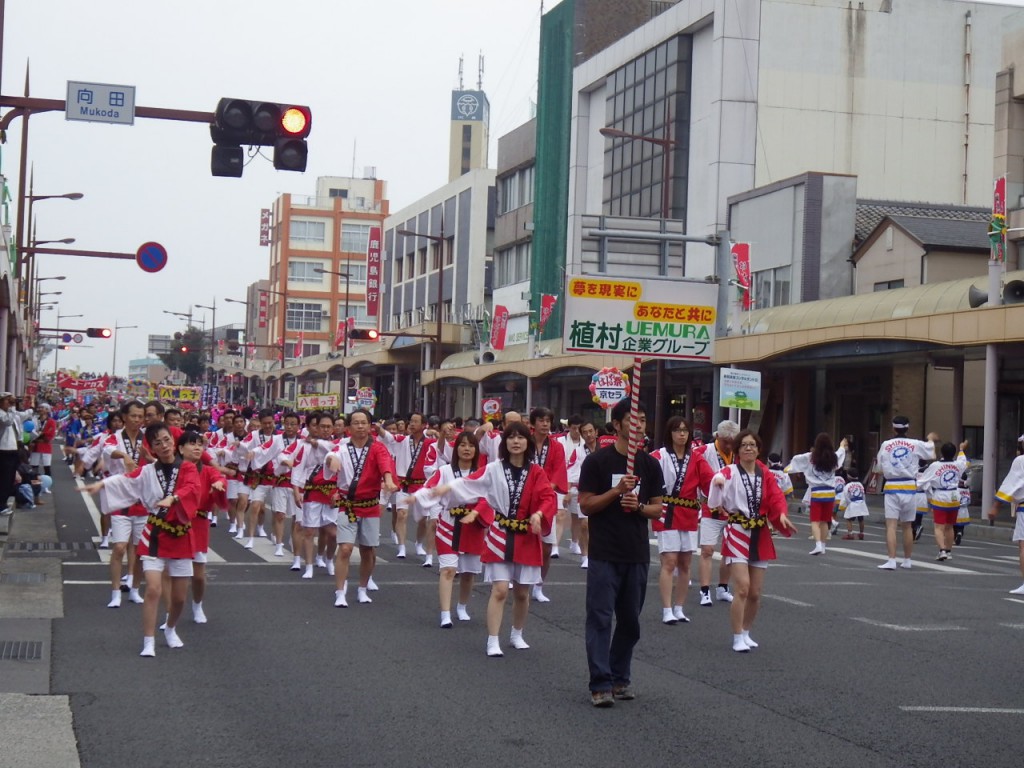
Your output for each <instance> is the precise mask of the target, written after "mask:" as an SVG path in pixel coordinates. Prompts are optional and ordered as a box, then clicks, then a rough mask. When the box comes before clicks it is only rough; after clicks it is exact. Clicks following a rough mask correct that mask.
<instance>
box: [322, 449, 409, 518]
mask: <svg viewBox="0 0 1024 768" xmlns="http://www.w3.org/2000/svg"><path fill="white" fill-rule="evenodd" d="M348 445H349V440H348V439H346V440H343V441H342V442H341V444H340V445H339V446H338V447H337V448H336V449H335V450H334V451H333V452H332V453H333V455H335V456H337V457H338V458H339V459H340V461H341V469H340V470H338V472H337V473H334V472H331V471H330V470H325V471H324V477H325V478H326V479H328V480H330V479H331V478H334V477H337V484H338V489H339V491H340V496H341V498H342V499H343V500H347V501H351V502H360V501H370V500H373V499H376V500H377V501H378V502H379V501H380V486H381V483H383V482H384V475H386V474H387V473H389V472H390V473H391V475H392V477H394V473H395V466H394V464H393V463H392V462H391V454H390V453H388V449H387V448H385V447H384V443H383V442H381V441H380V440H374V439H372V438H371V439H370V441H369V442H368V443H367V446H364V447H369V453H368V454H367V455H366V459H365V461H364V462H363V471H362V474H360V475H359V478H358V482H357V483H356V487H355V488H352V487H351V485H352V480H353V479H354V476H355V467H354V466H353V464H352V458H351V456H350V455H349V451H348ZM425 450H426V446H424V451H425ZM422 453H423V452H422V451H421V454H422ZM352 511H353V512H354V513H355V515H356V517H380V504H379V503H377V504H375V505H373V506H369V507H353V509H352Z"/></svg>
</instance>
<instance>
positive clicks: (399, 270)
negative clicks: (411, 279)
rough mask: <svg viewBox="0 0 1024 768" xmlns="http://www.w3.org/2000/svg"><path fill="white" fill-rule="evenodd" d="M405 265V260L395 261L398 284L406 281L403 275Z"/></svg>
mask: <svg viewBox="0 0 1024 768" xmlns="http://www.w3.org/2000/svg"><path fill="white" fill-rule="evenodd" d="M403 264H405V259H395V261H394V265H395V282H396V283H400V282H402V281H403V280H404V279H405V277H404V276H403V275H402V265H403Z"/></svg>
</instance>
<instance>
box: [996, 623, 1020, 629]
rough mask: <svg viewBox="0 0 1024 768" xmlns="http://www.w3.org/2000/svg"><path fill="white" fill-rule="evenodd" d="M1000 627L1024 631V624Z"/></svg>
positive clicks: (1002, 625)
mask: <svg viewBox="0 0 1024 768" xmlns="http://www.w3.org/2000/svg"><path fill="white" fill-rule="evenodd" d="M999 626H1000V627H1006V628H1007V629H1024V624H1000V625H999Z"/></svg>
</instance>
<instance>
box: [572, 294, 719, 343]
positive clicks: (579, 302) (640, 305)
mask: <svg viewBox="0 0 1024 768" xmlns="http://www.w3.org/2000/svg"><path fill="white" fill-rule="evenodd" d="M717 297H718V286H717V285H715V284H713V283H697V282H684V281H676V280H651V279H627V278H620V277H607V276H600V277H598V276H593V277H591V276H586V277H570V278H569V282H568V290H567V291H566V297H565V331H564V334H565V338H564V339H563V346H564V349H565V351H566V352H598V353H608V354H621V355H634V356H640V357H651V358H660V359H667V360H702V361H706V362H710V361H711V353H712V349H713V346H714V344H713V342H714V331H715V316H716V310H715V306H716V303H717Z"/></svg>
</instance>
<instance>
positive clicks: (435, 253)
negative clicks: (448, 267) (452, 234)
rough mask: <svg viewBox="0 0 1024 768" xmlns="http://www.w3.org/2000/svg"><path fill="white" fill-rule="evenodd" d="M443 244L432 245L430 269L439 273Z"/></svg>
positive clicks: (433, 243)
mask: <svg viewBox="0 0 1024 768" xmlns="http://www.w3.org/2000/svg"><path fill="white" fill-rule="evenodd" d="M440 246H441V243H435V242H432V243H431V244H430V269H431V270H433V271H437V270H438V269H440V268H441V247H440Z"/></svg>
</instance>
